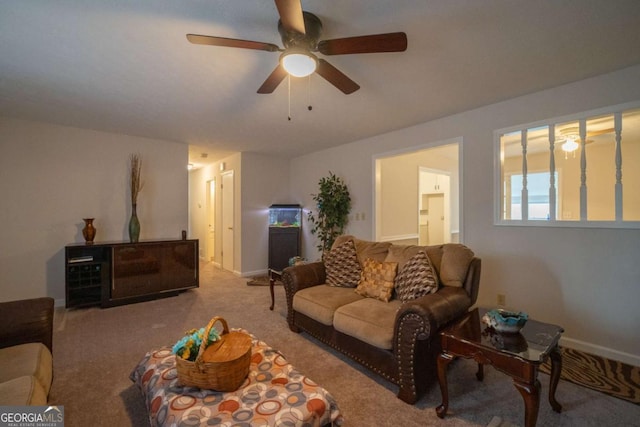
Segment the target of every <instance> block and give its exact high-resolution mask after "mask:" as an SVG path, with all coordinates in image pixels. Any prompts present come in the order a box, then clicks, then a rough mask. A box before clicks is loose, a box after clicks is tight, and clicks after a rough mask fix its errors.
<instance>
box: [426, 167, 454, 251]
mask: <svg viewBox="0 0 640 427" xmlns="http://www.w3.org/2000/svg"><path fill="white" fill-rule="evenodd" d="M449 175H450V174H449V172H447V171H441V170H435V169H430V168H425V167H423V166H420V168H419V179H420V183H419V185H418V205H419V214H418V228H419V237H418V244H420V245H441V244H443V243H450V242H451V212H450V211H451V188H450V182H451V180H450V176H449Z"/></svg>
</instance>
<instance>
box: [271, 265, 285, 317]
mask: <svg viewBox="0 0 640 427" xmlns="http://www.w3.org/2000/svg"><path fill="white" fill-rule="evenodd" d="M276 280H282V270H274V269H273V268H270V269H269V292H271V306H270V307H269V310H271V311H273V306H274V305H275V302H274V295H273V286H274V285H275V284H276Z"/></svg>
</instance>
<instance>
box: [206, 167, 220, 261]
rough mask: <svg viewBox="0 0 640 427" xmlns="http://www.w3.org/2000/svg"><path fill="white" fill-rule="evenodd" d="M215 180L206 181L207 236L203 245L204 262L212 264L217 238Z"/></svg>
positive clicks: (216, 192)
mask: <svg viewBox="0 0 640 427" xmlns="http://www.w3.org/2000/svg"><path fill="white" fill-rule="evenodd" d="M216 183H217V181H216V178H215V177H213V178H211V179H210V180H208V181H207V218H206V219H207V224H208V226H207V235H206V243H205V248H206V251H205V253H206V258H205V261H206V262H213V263H214V264H215V263H216V252H215V248H216V242H215V239H216V236H217V234H218V233H217V229H216V219H217V216H216V195H217V194H218V191H217V188H216ZM212 228H213V238H211V229H212Z"/></svg>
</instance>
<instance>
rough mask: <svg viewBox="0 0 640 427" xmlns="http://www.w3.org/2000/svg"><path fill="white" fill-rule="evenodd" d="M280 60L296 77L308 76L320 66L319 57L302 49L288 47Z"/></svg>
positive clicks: (288, 71)
mask: <svg viewBox="0 0 640 427" xmlns="http://www.w3.org/2000/svg"><path fill="white" fill-rule="evenodd" d="M280 61H281V63H282V66H283V67H284V69H285V70H286V71H287V73H289V74H290V75H292V76H294V77H306V76H308V75H310V74H313V73H314V72H315V71H316V68H317V67H318V58H316V56H315V55H314V54H312V53H311V52H308V51H306V50H301V49H287V51H285V52H284V53H283V54H282V56H281V57H280Z"/></svg>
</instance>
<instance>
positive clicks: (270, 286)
mask: <svg viewBox="0 0 640 427" xmlns="http://www.w3.org/2000/svg"><path fill="white" fill-rule="evenodd" d="M275 284H276V279H275V277H273V274H272V273H269V292H271V307H269V310H271V311H273V306H274V304H275V303H274V300H275V299H274V296H273V285H275Z"/></svg>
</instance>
